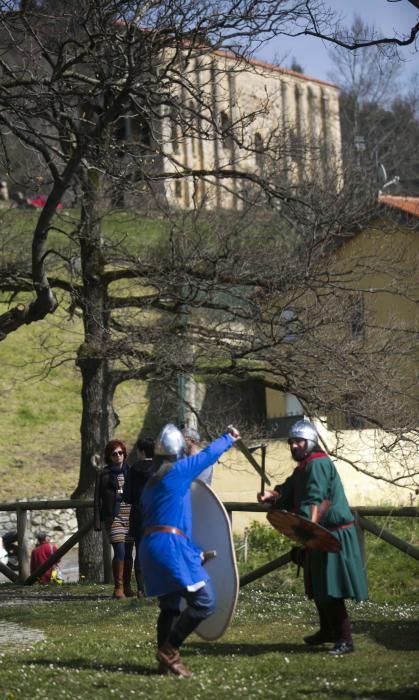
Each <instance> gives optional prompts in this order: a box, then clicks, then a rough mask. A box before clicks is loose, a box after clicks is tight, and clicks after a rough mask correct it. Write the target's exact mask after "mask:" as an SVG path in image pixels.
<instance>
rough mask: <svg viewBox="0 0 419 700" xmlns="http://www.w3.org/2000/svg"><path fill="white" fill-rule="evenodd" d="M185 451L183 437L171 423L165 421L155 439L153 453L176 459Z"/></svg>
mask: <svg viewBox="0 0 419 700" xmlns="http://www.w3.org/2000/svg"><path fill="white" fill-rule="evenodd" d="M185 451H186V443H185V438H184V437H183V435H182V433H181V432H180V430H179V428H176V426H175V425H173V423H167V425H165V426H164V428H163V429H162V430H161V432H160V435H159V436H158V438H157V440H156V444H155V447H154V454H155V455H157V456H158V457H167V458H168V459H170V460H172V461H173V460H174V459H175V460H176V459H180V458H181V457H183V455H184V454H185Z"/></svg>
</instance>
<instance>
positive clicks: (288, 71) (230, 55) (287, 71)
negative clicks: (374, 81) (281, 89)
mask: <svg viewBox="0 0 419 700" xmlns="http://www.w3.org/2000/svg"><path fill="white" fill-rule="evenodd" d="M212 53H214V54H216V55H217V56H224V58H231V59H234V60H235V61H237V60H238V58H240V57H238V56H237V55H236V54H234V53H232V52H231V51H227V50H225V49H214V50H213V51H212ZM240 60H243V61H244V62H245V63H247V64H248V65H251V66H255V67H258V68H262V69H266V70H269V71H272V72H276V73H282V74H283V75H291V76H293V77H294V78H299V79H300V80H307V81H309V82H312V83H318V84H319V85H326V86H327V87H330V88H334V89H335V90H339V87H338V86H337V85H335V84H334V83H330V82H328V81H327V80H321V79H320V78H313V77H312V76H310V75H306V74H305V73H299V72H298V71H295V70H291V68H282V67H281V66H278V65H275V64H273V63H266V61H261V60H260V59H258V58H243V57H241V58H240Z"/></svg>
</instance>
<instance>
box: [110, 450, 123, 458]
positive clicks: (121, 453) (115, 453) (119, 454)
mask: <svg viewBox="0 0 419 700" xmlns="http://www.w3.org/2000/svg"><path fill="white" fill-rule="evenodd" d="M111 454H112V457H120V456H121V455H123V454H124V453H123V452H122V450H115V451H114V452H112V453H111Z"/></svg>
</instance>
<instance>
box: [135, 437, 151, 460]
mask: <svg viewBox="0 0 419 700" xmlns="http://www.w3.org/2000/svg"><path fill="white" fill-rule="evenodd" d="M135 446H136V448H137V450H138V451H139V452H144V454H145V456H146V458H147V459H152V458H153V457H154V440H153V438H150V437H140V438H138V440H137V442H136V445H135Z"/></svg>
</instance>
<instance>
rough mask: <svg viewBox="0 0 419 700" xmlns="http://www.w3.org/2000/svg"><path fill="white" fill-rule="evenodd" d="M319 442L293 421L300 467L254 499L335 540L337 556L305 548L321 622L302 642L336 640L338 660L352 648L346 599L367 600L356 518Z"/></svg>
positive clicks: (308, 585) (308, 584) (310, 590)
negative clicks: (319, 527)
mask: <svg viewBox="0 0 419 700" xmlns="http://www.w3.org/2000/svg"><path fill="white" fill-rule="evenodd" d="M318 442H319V436H318V434H317V430H316V428H315V427H314V425H313V424H312V423H310V421H308V420H299V421H297V422H296V423H294V425H293V426H292V427H291V430H290V432H289V440H288V444H289V446H290V450H291V455H292V457H293V459H294V460H295V461H296V462H298V466H297V467H296V469H294V471H293V473H292V474H291V476H289V477H288V479H286V480H285V482H284V483H283V484H280V485H278V486H275V488H274V490H273V491H265V492H264V494H258V500H259V501H260V502H264V503H273V504H275V505H274V507H275V508H278V509H280V510H288V511H291V512H294V513H298V514H299V515H302V516H304V517H306V518H309V520H311V521H313V522H315V523H319V524H320V525H322V526H323V527H325V528H327V529H328V530H329V531H330V532H332V533H333V535H334V537H336V539H337V540H339V542H340V545H341V549H340V551H339V552H323V551H319V550H314V549H309V548H306V549H305V550H304V553H305V554H304V563H303V566H304V584H305V590H306V594H307V596H308V597H309V598H312V599H313V600H314V602H315V604H316V607H317V611H318V614H319V619H320V629H319V630H318V632H315V633H314V634H310V635H307V636H306V637H304V641H305V642H306V644H310V645H317V644H324V643H325V642H334V647H333V649H331V650H330V651H329V654H332V655H333V656H341V655H343V654H348V653H350V652H352V651H353V650H354V645H353V641H352V631H351V623H350V620H349V617H348V613H347V610H346V606H345V599H346V598H352V599H354V600H357V601H360V600H366V599H367V597H368V587H367V579H366V576H365V570H364V565H363V561H362V556H361V551H360V547H359V542H358V536H357V532H356V527H355V522H354V517H353V515H352V512H351V509H350V507H349V505H348V501H347V499H346V495H345V491H344V488H343V484H342V482H341V479H340V476H339V474H338V472H337V470H336V467H335V465H334V464H333V462H332V460H331V459H330V457H329V456H328V455H327V454H326V453H325V452H323V451H322V450H321V449H320V447H319V445H318Z"/></svg>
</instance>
